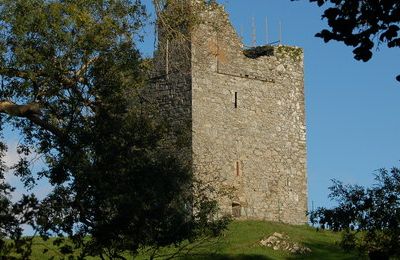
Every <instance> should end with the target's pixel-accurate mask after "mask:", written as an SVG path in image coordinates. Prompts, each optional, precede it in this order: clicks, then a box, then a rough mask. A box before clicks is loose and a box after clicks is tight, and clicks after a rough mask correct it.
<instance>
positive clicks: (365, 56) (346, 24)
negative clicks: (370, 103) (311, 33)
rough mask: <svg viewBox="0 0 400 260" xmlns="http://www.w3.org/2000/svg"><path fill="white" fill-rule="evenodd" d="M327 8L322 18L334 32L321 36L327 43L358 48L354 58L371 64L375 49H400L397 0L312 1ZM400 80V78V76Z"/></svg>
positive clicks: (399, 19)
mask: <svg viewBox="0 0 400 260" xmlns="http://www.w3.org/2000/svg"><path fill="white" fill-rule="evenodd" d="M310 2H316V3H317V4H318V6H327V8H326V9H325V11H324V13H323V15H322V18H323V19H326V20H327V22H328V26H329V27H330V29H324V30H322V31H321V32H319V33H317V34H316V36H317V37H321V38H322V39H324V41H325V42H329V41H331V40H335V41H339V42H343V43H344V44H345V45H348V46H351V47H353V48H354V50H353V53H354V58H355V59H357V60H362V61H368V60H370V59H371V58H372V55H373V50H374V48H379V46H380V45H381V44H385V45H386V46H387V47H389V48H398V47H400V35H399V32H400V27H399V26H400V3H399V1H397V0H364V1H352V0H310ZM397 80H398V81H400V75H399V76H397Z"/></svg>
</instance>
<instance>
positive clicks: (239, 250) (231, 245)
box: [32, 221, 359, 260]
mask: <svg viewBox="0 0 400 260" xmlns="http://www.w3.org/2000/svg"><path fill="white" fill-rule="evenodd" d="M274 232H279V233H283V234H286V235H287V236H289V237H290V241H292V242H298V243H300V244H302V245H304V246H306V247H308V248H310V249H311V251H312V252H311V253H309V254H306V255H295V254H291V253H289V252H285V251H279V250H277V251H275V250H273V249H272V248H269V247H264V246H261V245H260V243H259V241H260V240H261V239H263V238H265V237H268V236H270V235H272V234H273V233H274ZM339 240H340V234H338V233H333V232H329V231H316V230H315V229H313V228H311V227H308V226H290V225H285V224H281V223H272V222H263V221H235V222H233V223H231V224H230V226H229V230H227V231H226V232H225V234H224V236H223V237H221V238H219V239H213V240H203V241H196V242H195V243H191V244H186V245H184V247H183V248H181V249H180V250H177V249H176V248H165V249H162V250H161V251H160V252H159V253H158V254H157V255H158V259H166V258H168V257H170V256H172V255H174V254H176V255H175V256H176V257H178V258H180V259H265V260H267V259H324V260H326V259H357V258H359V257H358V256H357V254H355V253H353V254H350V253H346V252H344V251H342V250H341V249H340V248H339V246H338V245H337V244H336V242H337V241H339ZM44 248H48V249H50V250H49V252H48V253H47V254H46V255H43V253H42V251H43V249H44ZM52 248H53V247H52V246H51V245H50V244H49V243H43V242H42V241H40V240H36V241H35V250H34V254H33V256H32V259H47V258H49V257H50V256H56V258H57V254H56V253H54V251H53V250H52ZM127 257H128V258H131V257H129V256H127ZM138 258H139V259H149V254H148V253H147V252H143V253H142V254H141V255H140V256H138Z"/></svg>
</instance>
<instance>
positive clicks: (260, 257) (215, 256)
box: [184, 254, 273, 260]
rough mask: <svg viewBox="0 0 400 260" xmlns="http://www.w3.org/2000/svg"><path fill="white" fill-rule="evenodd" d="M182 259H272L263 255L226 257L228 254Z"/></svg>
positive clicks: (203, 255)
mask: <svg viewBox="0 0 400 260" xmlns="http://www.w3.org/2000/svg"><path fill="white" fill-rule="evenodd" d="M184 259H188V260H209V259H210V260H211V259H212V260H214V259H216V260H225V259H227V260H270V259H273V258H269V257H266V256H263V255H256V254H245V255H244V254H241V255H235V256H232V255H228V254H201V255H196V256H194V255H192V256H186V257H185V258H184Z"/></svg>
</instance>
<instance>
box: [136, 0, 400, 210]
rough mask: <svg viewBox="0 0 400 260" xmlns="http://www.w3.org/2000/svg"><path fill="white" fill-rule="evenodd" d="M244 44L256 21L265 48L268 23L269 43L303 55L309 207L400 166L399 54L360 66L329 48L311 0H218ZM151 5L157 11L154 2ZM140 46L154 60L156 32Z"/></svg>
mask: <svg viewBox="0 0 400 260" xmlns="http://www.w3.org/2000/svg"><path fill="white" fill-rule="evenodd" d="M219 2H220V3H222V4H224V5H225V8H226V10H227V12H228V13H229V14H230V17H231V21H232V23H233V25H234V27H235V28H236V30H237V31H238V32H241V30H242V29H241V28H243V32H244V35H243V36H244V41H245V44H246V45H251V33H252V30H251V24H252V17H254V18H255V20H256V28H257V42H258V43H259V44H264V43H265V38H266V37H265V18H266V17H268V22H269V31H270V33H269V39H270V41H274V40H278V38H279V33H278V28H279V21H282V27H283V37H282V38H283V43H284V44H287V45H296V46H300V47H302V48H304V51H305V88H306V117H307V149H308V160H307V163H308V184H309V185H308V187H309V202H310V203H309V206H310V207H311V201H314V205H315V206H328V205H330V201H329V199H328V197H327V195H328V192H329V191H328V187H329V186H330V184H331V181H330V180H331V179H333V178H336V179H339V180H342V181H344V182H346V183H352V184H362V185H370V184H371V183H372V181H373V173H374V170H376V169H379V168H382V167H388V168H390V167H392V166H395V165H400V164H399V163H398V161H399V160H400V153H399V150H398V147H400V120H399V119H400V106H399V105H400V102H399V98H400V83H399V82H397V81H395V76H396V75H398V74H400V59H399V58H400V55H399V54H400V50H399V49H386V48H385V47H384V46H382V47H381V49H380V50H379V51H377V52H376V53H375V55H374V57H373V59H372V60H370V61H369V62H368V63H363V62H359V61H355V60H354V59H353V55H352V49H351V48H349V47H346V46H344V45H342V44H340V43H335V42H331V43H328V44H325V43H324V42H323V41H322V40H321V39H319V38H315V37H314V35H315V33H317V32H319V31H320V30H321V29H323V28H325V27H326V23H325V21H321V13H322V9H320V8H318V7H317V6H316V5H315V4H311V3H309V2H308V0H301V1H297V2H291V1H290V0H220V1H219ZM145 3H146V4H147V5H148V7H149V11H151V5H149V3H150V0H146V1H145ZM146 32H147V37H146V40H145V42H144V43H143V44H142V45H141V49H142V51H143V53H145V54H147V55H151V53H152V50H153V45H154V41H153V35H154V32H153V29H152V28H151V26H148V27H147V29H146Z"/></svg>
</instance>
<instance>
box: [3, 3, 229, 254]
mask: <svg viewBox="0 0 400 260" xmlns="http://www.w3.org/2000/svg"><path fill="white" fill-rule="evenodd" d="M145 16H146V14H145V10H144V8H143V6H142V4H141V3H140V1H126V0H66V1H46V0H0V34H1V37H0V75H1V77H2V83H1V92H0V100H1V101H0V114H1V115H2V118H3V120H4V122H6V123H8V124H10V125H12V127H14V128H16V129H19V130H20V131H21V134H22V135H23V137H24V139H23V142H22V143H21V144H20V145H19V147H18V151H19V153H20V155H21V159H20V161H19V162H18V163H17V164H16V165H15V166H13V169H14V172H15V174H16V175H17V176H19V177H20V178H21V180H22V181H23V182H24V184H25V186H26V187H27V188H31V187H33V186H34V185H35V183H36V180H37V179H38V178H47V179H48V181H49V182H50V183H51V185H53V191H52V192H51V193H50V194H49V195H48V196H47V197H46V198H45V199H44V200H43V201H40V202H38V201H37V200H36V199H35V198H34V197H32V199H31V200H30V201H31V202H32V203H30V204H28V207H27V208H26V209H25V210H26V211H27V212H30V216H32V217H31V219H30V220H29V223H30V224H32V225H33V227H34V228H35V230H36V231H37V232H39V234H40V235H41V236H42V237H43V238H48V237H50V236H54V235H58V236H60V237H63V236H65V235H68V237H69V238H70V239H71V240H72V241H73V242H74V246H75V247H76V248H80V249H81V251H80V252H81V256H80V257H85V256H87V255H92V256H96V255H97V256H100V257H102V258H104V257H108V258H124V257H123V255H122V252H124V251H129V252H130V253H132V254H136V253H137V251H138V249H139V248H140V247H145V246H154V247H160V246H164V245H169V244H178V243H179V242H181V241H183V240H185V239H194V238H195V237H197V236H199V235H201V234H204V233H207V232H208V233H212V234H217V233H218V232H219V231H221V230H222V229H223V228H224V227H225V226H226V221H225V219H219V220H215V218H214V214H215V213H216V205H215V202H214V201H212V200H208V199H207V198H206V197H204V196H203V197H195V196H193V192H192V191H193V189H195V187H194V185H195V180H194V179H193V176H192V173H191V171H190V170H189V169H188V168H187V167H185V166H186V164H185V162H182V161H180V160H179V159H177V158H176V157H175V156H174V154H175V153H174V152H173V150H174V149H176V148H175V147H173V146H172V145H168V142H167V141H166V139H165V132H166V131H167V130H166V128H165V127H164V126H163V124H162V123H160V122H158V121H155V120H153V119H152V118H150V117H149V116H148V113H143V108H144V107H143V106H141V104H142V101H143V100H142V98H141V95H140V93H141V87H143V85H144V83H145V80H146V78H145V73H144V69H143V66H142V64H143V60H142V58H141V56H140V53H139V52H138V50H137V48H136V45H135V41H136V40H137V39H138V37H140V35H139V33H138V32H139V30H140V28H141V26H142V23H143V19H144V18H145ZM32 153H35V154H38V155H40V156H41V157H42V158H43V161H44V163H45V167H43V170H41V171H40V172H38V173H35V172H31V171H30V160H29V158H28V157H29V155H30V154H32ZM1 177H2V176H1ZM34 202H36V203H34ZM10 208H12V206H11V205H10ZM9 215H10V214H9ZM11 215H13V214H11ZM14 215H15V214H14ZM25 222H26V221H25ZM20 224H21V223H20ZM6 236H10V234H6ZM56 243H57V244H60V246H61V247H60V248H61V251H62V252H63V253H64V254H70V253H72V251H73V250H74V248H72V247H71V246H70V245H68V243H63V241H62V239H58V240H56Z"/></svg>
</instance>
